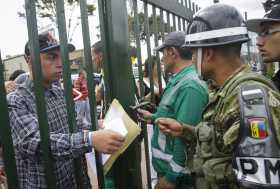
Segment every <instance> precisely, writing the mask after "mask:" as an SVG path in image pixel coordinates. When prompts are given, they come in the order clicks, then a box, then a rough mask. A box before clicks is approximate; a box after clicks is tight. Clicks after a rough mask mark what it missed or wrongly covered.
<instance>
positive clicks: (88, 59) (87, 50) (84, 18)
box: [80, 0, 105, 189]
mask: <svg viewBox="0 0 280 189" xmlns="http://www.w3.org/2000/svg"><path fill="white" fill-rule="evenodd" d="M80 10H81V22H82V32H83V44H84V58H85V64H86V71H87V75H88V77H87V84H88V91H89V105H90V117H91V124H92V130H94V131H95V130H97V119H96V100H95V90H94V89H95V83H94V80H93V78H92V77H91V76H92V74H93V64H92V63H93V62H92V55H91V46H90V36H89V26H88V14H87V13H88V10H87V1H86V0H80ZM95 159H96V170H97V179H98V188H99V189H105V183H104V173H103V165H102V160H101V156H100V154H99V153H98V152H97V151H95Z"/></svg>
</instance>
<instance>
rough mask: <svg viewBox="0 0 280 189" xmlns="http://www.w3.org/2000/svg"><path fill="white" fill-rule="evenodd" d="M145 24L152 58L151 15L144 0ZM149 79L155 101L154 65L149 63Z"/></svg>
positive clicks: (149, 56)
mask: <svg viewBox="0 0 280 189" xmlns="http://www.w3.org/2000/svg"><path fill="white" fill-rule="evenodd" d="M144 24H145V33H146V44H147V54H148V58H149V59H150V58H151V56H152V55H151V41H150V37H151V34H150V26H149V16H148V3H146V2H144ZM148 67H149V79H150V90H151V97H152V98H151V101H152V102H155V96H154V80H153V75H152V74H153V73H152V72H151V71H152V70H153V65H152V64H149V66H148Z"/></svg>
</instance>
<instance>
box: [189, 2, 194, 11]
mask: <svg viewBox="0 0 280 189" xmlns="http://www.w3.org/2000/svg"><path fill="white" fill-rule="evenodd" d="M189 10H190V11H192V10H193V9H192V1H191V0H189Z"/></svg>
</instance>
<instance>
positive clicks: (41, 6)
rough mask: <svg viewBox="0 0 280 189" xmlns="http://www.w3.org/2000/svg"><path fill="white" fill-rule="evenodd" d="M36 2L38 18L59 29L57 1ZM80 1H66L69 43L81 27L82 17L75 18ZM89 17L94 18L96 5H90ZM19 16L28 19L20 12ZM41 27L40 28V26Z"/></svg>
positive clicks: (88, 6)
mask: <svg viewBox="0 0 280 189" xmlns="http://www.w3.org/2000/svg"><path fill="white" fill-rule="evenodd" d="M35 1H36V11H37V17H38V18H41V19H47V20H49V21H50V22H51V23H52V24H53V25H54V26H56V28H57V23H56V8H55V4H56V3H55V2H56V1H55V0H35ZM79 1H80V0H64V2H65V7H66V8H65V13H66V18H67V19H66V24H67V37H68V41H69V42H71V41H72V37H73V35H74V33H75V31H76V29H77V27H78V26H79V25H80V17H79V16H75V15H74V14H75V12H76V11H77V9H78V8H79ZM87 9H88V15H89V16H93V15H94V11H95V10H96V6H95V5H94V4H88V5H87ZM18 16H19V17H21V18H24V19H25V18H26V15H25V13H24V12H21V11H19V12H18ZM39 27H40V26H39Z"/></svg>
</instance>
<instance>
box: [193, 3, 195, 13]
mask: <svg viewBox="0 0 280 189" xmlns="http://www.w3.org/2000/svg"><path fill="white" fill-rule="evenodd" d="M192 11H193V12H194V13H195V3H194V2H192Z"/></svg>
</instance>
